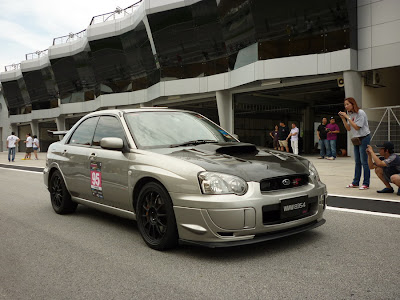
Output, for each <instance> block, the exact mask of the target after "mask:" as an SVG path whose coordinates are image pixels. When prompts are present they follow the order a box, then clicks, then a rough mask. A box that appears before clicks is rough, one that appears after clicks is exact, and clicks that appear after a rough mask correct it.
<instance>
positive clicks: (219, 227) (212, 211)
mask: <svg viewBox="0 0 400 300" xmlns="http://www.w3.org/2000/svg"><path fill="white" fill-rule="evenodd" d="M170 195H171V198H172V201H173V203H174V212H175V217H176V223H177V227H178V232H179V238H180V240H181V242H182V243H191V244H197V245H207V246H209V247H226V246H236V245H243V244H249V243H250V244H251V243H257V242H261V241H265V240H270V239H275V238H279V237H283V236H287V235H292V234H295V233H298V232H302V231H305V230H310V229H313V228H315V227H318V226H320V225H322V224H324V223H325V220H324V219H323V212H324V210H325V206H326V197H327V192H326V187H325V185H324V184H321V183H317V184H308V185H307V186H302V187H298V188H293V189H290V190H289V189H288V190H280V191H274V192H268V193H261V192H260V185H259V183H256V182H252V183H250V184H249V190H248V192H247V193H246V194H245V195H243V196H236V195H185V194H179V193H170ZM298 197H303V198H304V197H305V198H306V199H307V200H311V199H314V200H315V199H316V201H314V203H313V204H312V210H308V211H307V213H305V214H304V215H300V216H299V217H294V218H288V219H282V220H275V221H274V222H269V221H270V220H269V218H270V217H271V214H269V212H267V213H266V208H268V207H278V208H277V209H278V210H280V207H281V203H282V201H284V200H288V199H294V198H298ZM310 203H311V201H310ZM310 207H311V204H310V205H309V206H308V208H310ZM278 214H279V213H278Z"/></svg>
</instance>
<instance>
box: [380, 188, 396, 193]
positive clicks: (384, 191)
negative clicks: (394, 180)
mask: <svg viewBox="0 0 400 300" xmlns="http://www.w3.org/2000/svg"><path fill="white" fill-rule="evenodd" d="M376 192H377V193H380V194H389V193H393V192H394V189H392V188H387V187H385V188H384V189H383V190H380V191H376Z"/></svg>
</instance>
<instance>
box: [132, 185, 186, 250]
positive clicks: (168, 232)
mask: <svg viewBox="0 0 400 300" xmlns="http://www.w3.org/2000/svg"><path fill="white" fill-rule="evenodd" d="M136 216H137V217H136V219H137V223H138V228H139V231H140V233H141V235H142V237H143V240H144V241H145V242H146V244H147V245H148V246H149V247H150V248H153V249H156V250H165V249H169V248H173V247H174V246H176V244H177V242H178V233H177V229H176V221H175V215H174V211H173V206H172V201H171V198H170V196H169V194H168V192H167V191H166V190H165V189H164V188H163V187H162V186H161V185H160V184H158V183H155V182H150V183H147V184H146V185H145V186H144V187H143V188H142V190H141V191H140V193H139V197H138V201H137V204H136Z"/></svg>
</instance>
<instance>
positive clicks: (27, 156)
mask: <svg viewBox="0 0 400 300" xmlns="http://www.w3.org/2000/svg"><path fill="white" fill-rule="evenodd" d="M24 143H25V144H26V153H25V157H24V158H23V159H22V160H27V159H31V153H32V152H33V139H32V137H31V134H30V133H28V134H27V135H26V141H24Z"/></svg>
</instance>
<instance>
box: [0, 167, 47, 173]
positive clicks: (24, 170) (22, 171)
mask: <svg viewBox="0 0 400 300" xmlns="http://www.w3.org/2000/svg"><path fill="white" fill-rule="evenodd" d="M0 169H4V170H12V171H20V172H26V173H35V174H43V172H42V171H28V170H20V169H13V168H4V167H0Z"/></svg>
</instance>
